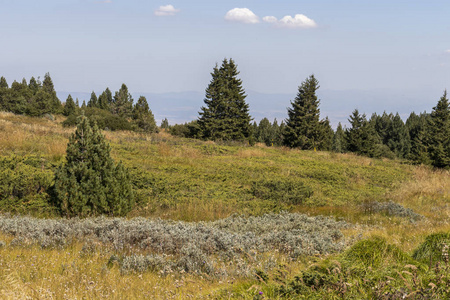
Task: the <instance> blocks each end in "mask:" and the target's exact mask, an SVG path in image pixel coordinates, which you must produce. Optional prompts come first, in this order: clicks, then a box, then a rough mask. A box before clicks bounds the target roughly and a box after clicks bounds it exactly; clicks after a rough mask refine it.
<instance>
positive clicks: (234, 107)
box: [198, 59, 252, 140]
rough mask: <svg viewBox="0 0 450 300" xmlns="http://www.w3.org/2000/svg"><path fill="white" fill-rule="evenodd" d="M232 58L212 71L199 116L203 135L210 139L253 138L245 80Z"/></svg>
mask: <svg viewBox="0 0 450 300" xmlns="http://www.w3.org/2000/svg"><path fill="white" fill-rule="evenodd" d="M238 75H239V72H238V70H237V65H236V64H235V62H234V61H233V59H230V60H227V59H224V60H223V62H222V65H221V67H220V68H219V67H218V66H217V65H216V66H215V67H214V69H213V72H212V73H211V76H212V79H211V82H210V84H209V85H208V87H207V88H206V93H205V99H204V103H205V104H206V105H205V106H203V107H201V112H199V114H200V117H199V118H198V125H199V128H200V132H201V135H202V137H203V138H204V139H209V140H245V139H249V138H250V137H251V133H252V129H251V124H250V122H251V117H250V114H249V106H248V104H247V103H246V102H245V98H246V97H247V96H246V95H245V91H244V89H243V87H242V80H241V79H239V78H238V77H237V76H238Z"/></svg>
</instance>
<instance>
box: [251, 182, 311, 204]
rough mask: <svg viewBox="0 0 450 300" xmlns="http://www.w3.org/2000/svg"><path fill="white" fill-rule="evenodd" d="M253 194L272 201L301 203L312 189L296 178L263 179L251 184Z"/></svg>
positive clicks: (308, 196) (309, 194) (309, 195)
mask: <svg viewBox="0 0 450 300" xmlns="http://www.w3.org/2000/svg"><path fill="white" fill-rule="evenodd" d="M252 194H253V196H255V197H257V198H260V199H263V200H270V201H274V202H283V203H288V204H294V205H297V204H301V203H303V202H304V200H305V199H308V198H310V197H311V196H312V194H313V191H312V189H311V188H309V187H308V186H305V184H304V183H303V182H302V181H300V180H299V179H297V178H292V177H291V178H284V179H263V180H260V181H255V182H253V184H252Z"/></svg>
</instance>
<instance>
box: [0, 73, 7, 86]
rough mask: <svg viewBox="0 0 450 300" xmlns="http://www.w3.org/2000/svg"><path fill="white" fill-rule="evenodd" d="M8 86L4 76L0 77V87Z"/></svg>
mask: <svg viewBox="0 0 450 300" xmlns="http://www.w3.org/2000/svg"><path fill="white" fill-rule="evenodd" d="M7 88H9V86H8V82H6V78H5V77H3V76H2V77H0V89H7Z"/></svg>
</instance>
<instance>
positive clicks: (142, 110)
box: [133, 96, 156, 132]
mask: <svg viewBox="0 0 450 300" xmlns="http://www.w3.org/2000/svg"><path fill="white" fill-rule="evenodd" d="M133 120H134V122H135V123H136V125H137V126H138V128H139V129H140V130H142V131H144V132H154V131H156V122H155V117H154V116H153V113H152V111H151V110H150V108H149V106H148V103H147V99H146V98H145V97H144V96H141V97H139V99H138V101H137V103H136V105H135V106H134V108H133Z"/></svg>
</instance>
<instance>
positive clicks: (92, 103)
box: [87, 91, 99, 107]
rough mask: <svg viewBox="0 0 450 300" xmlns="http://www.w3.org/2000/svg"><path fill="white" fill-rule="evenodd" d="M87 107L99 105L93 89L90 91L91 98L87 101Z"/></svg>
mask: <svg viewBox="0 0 450 300" xmlns="http://www.w3.org/2000/svg"><path fill="white" fill-rule="evenodd" d="M87 107H99V105H98V99H97V95H96V94H95V92H94V91H92V93H91V98H90V99H89V101H88V104H87Z"/></svg>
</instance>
